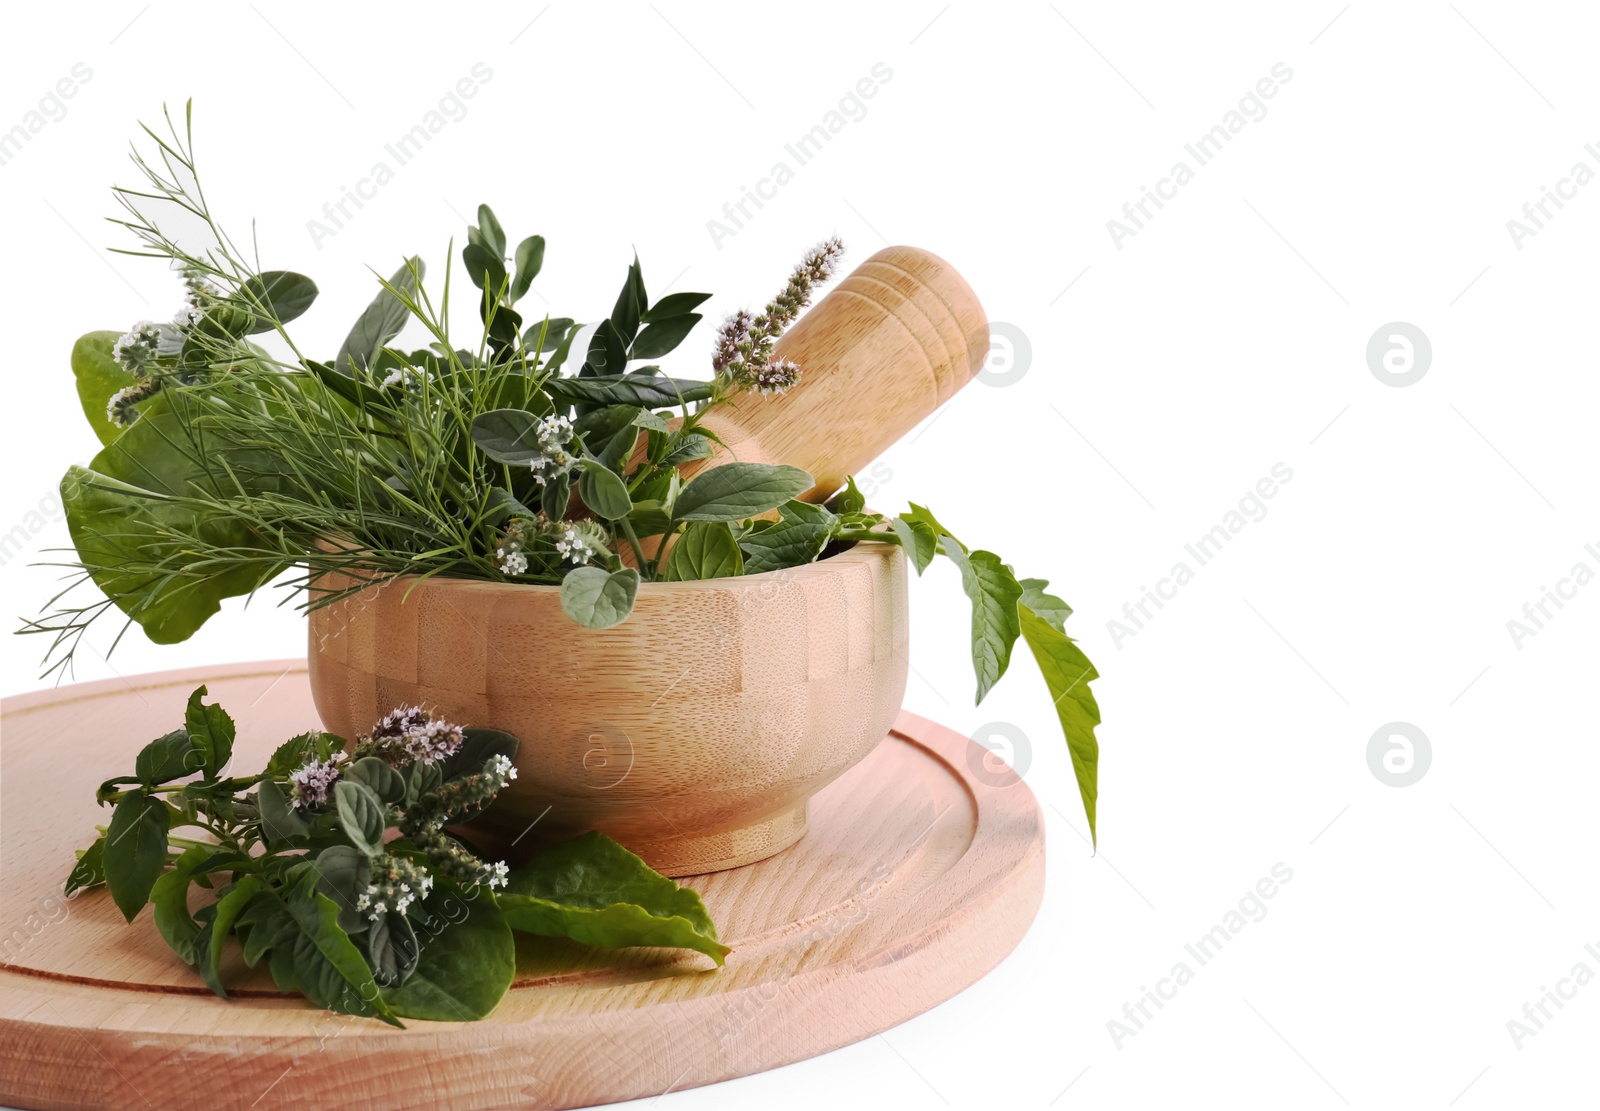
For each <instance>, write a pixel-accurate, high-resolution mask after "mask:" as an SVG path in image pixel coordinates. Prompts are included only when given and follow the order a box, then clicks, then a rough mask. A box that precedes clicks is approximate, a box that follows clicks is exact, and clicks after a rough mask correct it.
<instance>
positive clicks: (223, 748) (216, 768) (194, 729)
mask: <svg viewBox="0 0 1600 1111" xmlns="http://www.w3.org/2000/svg"><path fill="white" fill-rule="evenodd" d="M205 693H206V688H205V687H203V686H202V687H197V688H196V689H195V690H194V692H193V693H191V694H190V695H189V704H188V706H187V707H185V709H184V712H183V724H184V727H185V728H186V729H188V731H189V740H191V741H192V742H194V746H195V747H196V748H197V749H199V750H200V766H201V768H202V769H203V770H204V771H205V773H206V774H207V775H208V776H215V775H217V774H218V773H219V772H221V771H222V769H223V767H224V766H225V765H226V764H227V763H228V761H229V760H230V759H232V757H233V739H234V736H235V734H236V732H237V730H236V729H235V727H234V724H233V718H231V717H229V716H228V711H226V710H224V709H223V708H222V707H221V706H218V705H216V704H212V705H210V706H207V705H205V704H204V703H202V702H201V701H200V699H201V697H202V696H203V695H205Z"/></svg>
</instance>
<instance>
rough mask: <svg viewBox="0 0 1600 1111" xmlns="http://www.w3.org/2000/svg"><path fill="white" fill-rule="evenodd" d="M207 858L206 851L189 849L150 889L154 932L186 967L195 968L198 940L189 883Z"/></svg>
mask: <svg viewBox="0 0 1600 1111" xmlns="http://www.w3.org/2000/svg"><path fill="white" fill-rule="evenodd" d="M209 855H210V853H209V851H208V850H206V849H203V848H201V847H200V846H199V845H191V846H190V847H189V848H187V849H185V850H184V851H183V855H182V856H180V857H178V861H177V863H176V864H174V865H173V867H172V870H171V871H170V872H164V873H162V875H161V878H159V879H158V880H156V882H155V886H154V887H152V888H151V889H150V912H151V914H152V915H154V917H155V920H156V929H158V930H160V931H161V936H162V937H163V938H165V939H166V942H167V945H168V946H169V947H171V949H172V951H173V952H174V953H176V954H178V956H180V957H182V958H183V961H184V963H185V964H194V963H195V961H196V960H198V959H199V958H198V955H197V954H196V951H195V939H196V938H198V937H199V936H200V927H199V926H198V925H196V923H195V920H194V919H193V918H191V917H190V916H189V883H190V881H191V879H192V878H193V874H194V870H195V868H196V866H198V865H199V864H200V862H201V861H203V860H205V859H206V858H207V857H208V856H209Z"/></svg>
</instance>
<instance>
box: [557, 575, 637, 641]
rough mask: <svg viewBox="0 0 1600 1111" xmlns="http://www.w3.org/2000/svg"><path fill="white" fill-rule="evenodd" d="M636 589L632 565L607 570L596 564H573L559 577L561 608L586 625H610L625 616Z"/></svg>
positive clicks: (605, 627) (594, 627) (631, 609)
mask: <svg viewBox="0 0 1600 1111" xmlns="http://www.w3.org/2000/svg"><path fill="white" fill-rule="evenodd" d="M638 591H639V572H638V571H636V570H634V569H633V568H632V567H624V568H623V569H622V570H620V571H612V572H610V573H609V574H608V573H607V572H605V571H603V570H602V569H600V568H599V567H574V568H573V569H572V570H571V571H568V572H567V576H566V578H564V579H562V580H561V608H562V609H563V610H564V611H566V614H567V616H568V617H570V618H572V620H574V621H576V622H577V623H578V624H580V625H582V626H583V627H584V628H586V629H609V628H611V626H613V625H617V624H620V623H621V622H623V621H625V620H627V617H628V614H630V613H632V612H633V599H634V595H635V594H637V593H638Z"/></svg>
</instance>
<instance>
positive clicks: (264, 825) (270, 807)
mask: <svg viewBox="0 0 1600 1111" xmlns="http://www.w3.org/2000/svg"><path fill="white" fill-rule="evenodd" d="M256 806H257V808H258V809H260V811H261V833H262V836H263V837H264V838H265V840H266V841H267V847H268V848H273V847H281V844H280V845H276V846H275V845H274V843H275V842H278V843H281V842H284V841H288V840H289V839H290V838H293V837H304V836H305V835H306V834H308V833H310V832H311V826H310V824H309V823H307V822H306V820H305V819H304V818H302V817H301V816H300V815H299V814H298V813H296V812H295V810H294V808H293V807H291V806H290V805H289V796H288V795H286V794H284V791H283V788H282V787H281V786H279V785H278V782H277V781H276V780H273V779H263V780H262V781H261V785H260V786H258V787H257V788H256Z"/></svg>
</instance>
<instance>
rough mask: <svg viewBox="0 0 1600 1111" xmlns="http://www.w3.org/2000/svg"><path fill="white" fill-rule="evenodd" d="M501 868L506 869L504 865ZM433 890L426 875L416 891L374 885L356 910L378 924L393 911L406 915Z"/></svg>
mask: <svg viewBox="0 0 1600 1111" xmlns="http://www.w3.org/2000/svg"><path fill="white" fill-rule="evenodd" d="M501 867H504V865H502V866H501ZM432 890H433V877H432V876H430V875H426V874H424V875H423V877H422V879H421V881H420V882H419V883H418V884H417V888H416V890H415V891H413V890H412V888H411V885H410V884H409V883H405V882H400V883H381V884H380V883H372V884H368V885H367V890H366V893H365V894H363V895H361V896H360V897H359V898H357V899H356V909H357V910H364V911H366V912H367V919H368V921H371V922H376V921H377V920H378V919H379V918H381V917H382V916H383V915H385V914H388V913H389V912H390V911H391V910H392V911H394V912H395V913H396V914H404V913H405V912H406V908H407V907H409V906H410V905H411V904H412V903H414V902H416V901H417V900H418V899H426V898H427V897H428V892H430V891H432Z"/></svg>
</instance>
